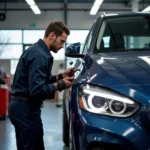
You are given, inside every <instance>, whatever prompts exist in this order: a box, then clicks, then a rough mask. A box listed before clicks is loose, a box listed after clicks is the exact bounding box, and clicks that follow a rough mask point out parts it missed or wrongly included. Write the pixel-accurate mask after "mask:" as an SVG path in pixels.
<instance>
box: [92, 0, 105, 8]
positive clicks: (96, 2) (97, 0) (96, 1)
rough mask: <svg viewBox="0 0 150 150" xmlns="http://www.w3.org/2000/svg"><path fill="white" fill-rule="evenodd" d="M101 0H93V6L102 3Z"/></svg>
mask: <svg viewBox="0 0 150 150" xmlns="http://www.w3.org/2000/svg"><path fill="white" fill-rule="evenodd" d="M102 2H103V0H95V2H94V5H93V6H98V7H99V6H100V5H101V4H102Z"/></svg>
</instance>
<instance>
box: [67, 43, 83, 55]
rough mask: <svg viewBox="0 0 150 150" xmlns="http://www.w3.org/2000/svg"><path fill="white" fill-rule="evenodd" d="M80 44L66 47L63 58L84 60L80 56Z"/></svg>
mask: <svg viewBox="0 0 150 150" xmlns="http://www.w3.org/2000/svg"><path fill="white" fill-rule="evenodd" d="M80 47H81V43H74V44H71V45H69V46H68V47H67V49H66V52H65V56H67V57H74V58H84V56H85V55H84V54H80Z"/></svg>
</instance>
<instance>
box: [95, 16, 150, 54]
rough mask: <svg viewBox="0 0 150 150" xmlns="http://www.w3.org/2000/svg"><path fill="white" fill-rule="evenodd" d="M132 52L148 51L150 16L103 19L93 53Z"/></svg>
mask: <svg viewBox="0 0 150 150" xmlns="http://www.w3.org/2000/svg"><path fill="white" fill-rule="evenodd" d="M133 50H134V51H136V50H137V51H138V50H150V16H148V15H147V16H146V15H145V16H131V17H121V18H119V17H117V18H107V19H105V20H104V21H103V23H102V26H101V29H100V31H99V34H98V38H97V42H96V47H95V51H94V52H95V53H100V52H112V51H115V52H121V51H133Z"/></svg>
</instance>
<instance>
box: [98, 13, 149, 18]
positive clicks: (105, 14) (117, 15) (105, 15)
mask: <svg viewBox="0 0 150 150" xmlns="http://www.w3.org/2000/svg"><path fill="white" fill-rule="evenodd" d="M147 15H148V16H150V12H126V13H105V12H101V13H100V16H99V17H100V18H118V17H119V18H120V17H131V16H147Z"/></svg>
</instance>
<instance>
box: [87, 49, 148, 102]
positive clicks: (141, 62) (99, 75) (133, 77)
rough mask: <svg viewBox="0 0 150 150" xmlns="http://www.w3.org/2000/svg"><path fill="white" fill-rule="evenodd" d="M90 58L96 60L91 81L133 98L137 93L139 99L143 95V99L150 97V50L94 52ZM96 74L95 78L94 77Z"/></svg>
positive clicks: (91, 72)
mask: <svg viewBox="0 0 150 150" xmlns="http://www.w3.org/2000/svg"><path fill="white" fill-rule="evenodd" d="M90 58H92V59H93V60H92V62H95V63H93V66H92V68H93V69H91V71H90V78H91V80H90V82H92V83H93V84H97V83H99V84H100V85H103V86H105V87H109V88H111V89H113V90H115V91H118V92H120V93H123V94H126V95H128V96H130V97H132V98H135V95H136V94H138V95H136V97H137V98H138V99H140V98H141V96H142V99H143V97H145V98H144V99H148V98H150V52H148V51H143V52H111V53H107V54H106V53H102V54H100V55H94V54H93V55H90ZM98 70H99V71H98ZM94 74H96V76H95V79H94V78H92V77H93V76H94ZM99 79H101V80H99ZM133 93H134V94H133ZM135 93H136V94H135ZM140 101H141V99H140Z"/></svg>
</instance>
